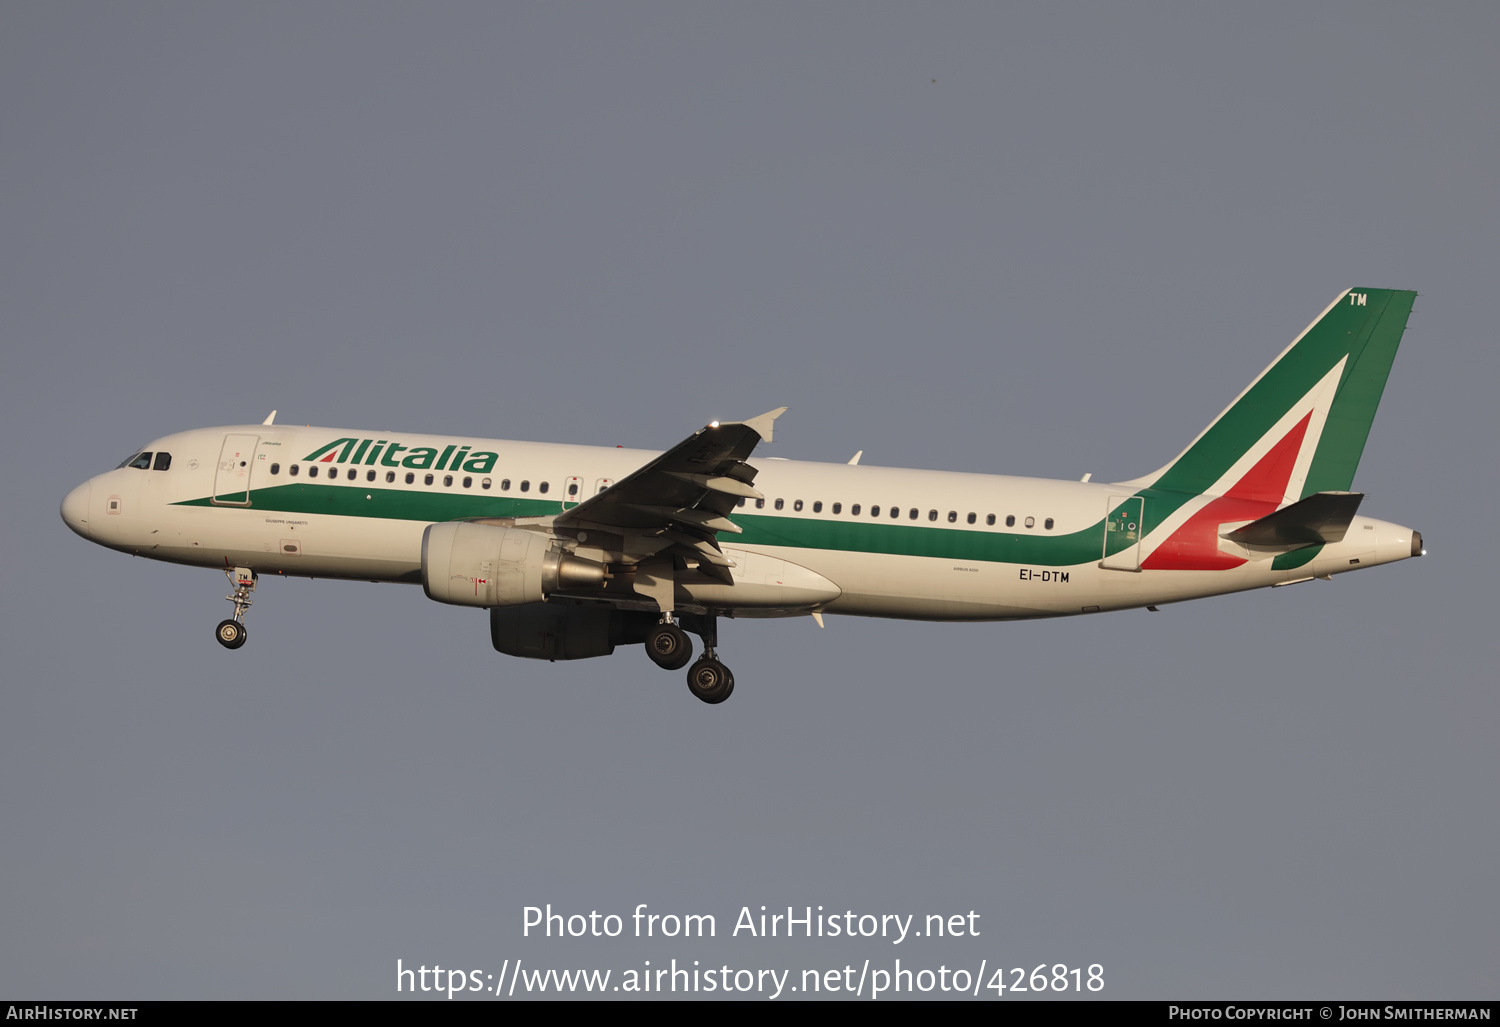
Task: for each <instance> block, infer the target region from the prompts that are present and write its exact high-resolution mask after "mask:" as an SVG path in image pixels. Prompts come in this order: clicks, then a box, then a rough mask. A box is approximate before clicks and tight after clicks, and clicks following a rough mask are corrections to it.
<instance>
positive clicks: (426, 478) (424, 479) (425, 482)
mask: <svg viewBox="0 0 1500 1027" xmlns="http://www.w3.org/2000/svg"><path fill="white" fill-rule="evenodd" d="M422 484H423V485H431V484H432V475H430V474H424V475H422Z"/></svg>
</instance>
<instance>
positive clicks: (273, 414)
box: [260, 410, 276, 424]
mask: <svg viewBox="0 0 1500 1027" xmlns="http://www.w3.org/2000/svg"><path fill="white" fill-rule="evenodd" d="M260 423H261V424H275V423H276V411H274V410H272V411H271V412H270V413H269V414H267V415H266V419H265V420H264V421H262V422H260Z"/></svg>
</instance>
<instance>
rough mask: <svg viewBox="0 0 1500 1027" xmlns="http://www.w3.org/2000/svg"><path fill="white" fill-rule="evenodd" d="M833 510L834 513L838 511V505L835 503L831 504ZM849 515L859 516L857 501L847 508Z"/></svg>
mask: <svg viewBox="0 0 1500 1027" xmlns="http://www.w3.org/2000/svg"><path fill="white" fill-rule="evenodd" d="M833 512H834V513H838V512H839V505H838V504H837V503H834V504H833ZM849 516H850V517H858V516H859V504H858V503H855V504H854V505H853V506H851V507H850V508H849Z"/></svg>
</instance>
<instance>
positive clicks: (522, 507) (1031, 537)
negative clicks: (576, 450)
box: [175, 484, 1188, 567]
mask: <svg viewBox="0 0 1500 1027" xmlns="http://www.w3.org/2000/svg"><path fill="white" fill-rule="evenodd" d="M240 495H242V493H235V497H220V498H237V497H238V496H240ZM366 496H369V497H370V498H368V499H366V498H365V497H366ZM1173 498H1174V499H1176V501H1177V502H1178V503H1181V502H1185V501H1186V500H1187V498H1188V497H1186V496H1182V497H1173ZM175 505H177V506H213V505H214V504H213V502H212V501H211V500H209V499H207V498H203V499H191V500H187V501H185V502H181V503H177V504H175ZM1150 505H1151V501H1150V500H1147V506H1148V507H1149V506H1150ZM225 509H235V510H244V509H247V508H246V507H244V506H233V507H226V508H225ZM248 509H251V510H255V511H257V512H260V513H305V514H328V515H331V516H335V517H374V518H380V519H389V520H405V521H419V522H423V523H430V522H434V521H456V520H464V519H466V518H473V517H545V516H547V515H549V514H556V513H560V512H561V511H562V504H561V503H559V502H557V501H556V500H545V499H519V498H513V497H509V496H476V495H471V494H463V493H453V492H414V491H406V490H403V489H377V488H360V487H357V486H344V485H313V484H305V485H276V486H273V487H272V488H266V489H253V490H251V492H250V506H249V507H248ZM731 516H732V517H733V519H734V522H735V523H736V524H738V525H739V526H740V527H741V528H743V529H744V533H743V534H740V535H728V534H726V535H721V536H719V542H720V543H721V544H723V545H729V546H733V545H735V544H736V543H738V542H743V543H745V544H746V545H757V546H789V547H794V548H800V549H830V550H844V551H848V552H855V553H888V554H890V555H893V556H930V557H938V558H942V559H952V560H979V561H985V562H991V563H1024V564H1033V565H1036V566H1042V567H1067V566H1072V565H1074V564H1081V563H1089V562H1091V561H1096V560H1098V559H1099V556H1100V547H1101V545H1102V537H1103V535H1104V520H1103V519H1102V518H1101V519H1100V520H1099V521H1097V522H1095V523H1094V524H1092V525H1090V526H1089V527H1087V528H1084V529H1083V530H1082V531H1075V532H1070V533H1068V534H1066V535H1051V534H1041V533H1040V529H1038V530H1037V531H1035V532H1033V533H1031V534H1017V533H1012V532H1001V531H974V530H970V529H967V528H937V527H925V526H922V525H915V524H900V523H889V522H881V521H874V520H867V521H860V520H854V519H852V518H851V519H849V520H839V521H833V520H821V519H813V518H798V517H775V516H768V515H766V514H750V513H743V512H741V511H735V512H734V513H733V514H732V515H731ZM1112 540H1113V537H1112ZM1124 545H1125V543H1124V542H1121V543H1120V545H1118V546H1112V547H1111V551H1114V550H1116V549H1119V548H1123V547H1124Z"/></svg>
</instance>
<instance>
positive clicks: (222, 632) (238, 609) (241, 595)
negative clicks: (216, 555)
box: [214, 567, 255, 649]
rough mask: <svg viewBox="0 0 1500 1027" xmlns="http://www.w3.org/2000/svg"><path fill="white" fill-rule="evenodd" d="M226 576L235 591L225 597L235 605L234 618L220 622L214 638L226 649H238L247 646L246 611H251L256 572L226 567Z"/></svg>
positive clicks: (245, 568)
mask: <svg viewBox="0 0 1500 1027" xmlns="http://www.w3.org/2000/svg"><path fill="white" fill-rule="evenodd" d="M224 576H225V577H227V578H228V579H229V581H230V583H231V584H232V585H233V586H234V591H233V592H231V593H230V594H229V595H227V596H225V597H224V598H225V599H227V600H229V601H230V602H231V603H233V604H234V616H233V617H232V618H230V619H229V620H221V621H219V626H218V627H217V628H215V629H214V637H215V638H217V639H218V640H219V644H220V645H222V646H223V647H224V648H225V649H238V648H239V647H240V646H242V645H244V644H245V625H244V620H245V611H246V610H248V609H250V593H251V592H254V591H255V572H254V571H252V570H251V569H250V568H249V567H234V568H229V567H225V568H224Z"/></svg>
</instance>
